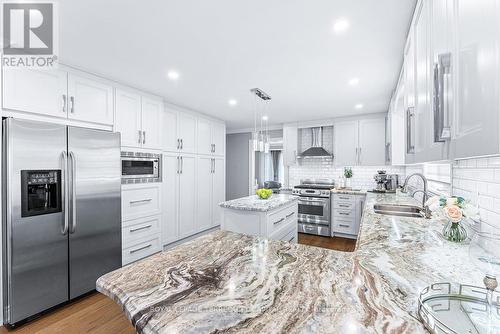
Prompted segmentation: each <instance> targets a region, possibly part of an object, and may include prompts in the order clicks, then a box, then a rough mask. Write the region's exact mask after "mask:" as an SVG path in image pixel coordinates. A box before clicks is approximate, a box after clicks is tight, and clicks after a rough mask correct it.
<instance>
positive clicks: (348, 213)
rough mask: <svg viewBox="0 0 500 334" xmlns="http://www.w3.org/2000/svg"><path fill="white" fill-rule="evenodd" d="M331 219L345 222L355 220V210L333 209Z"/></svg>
mask: <svg viewBox="0 0 500 334" xmlns="http://www.w3.org/2000/svg"><path fill="white" fill-rule="evenodd" d="M333 217H338V218H341V219H345V220H355V219H356V210H354V208H353V209H347V210H344V209H333Z"/></svg>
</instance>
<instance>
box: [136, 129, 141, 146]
mask: <svg viewBox="0 0 500 334" xmlns="http://www.w3.org/2000/svg"><path fill="white" fill-rule="evenodd" d="M137 131H139V144H140V143H142V131H141V130H137Z"/></svg>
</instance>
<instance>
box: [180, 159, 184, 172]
mask: <svg viewBox="0 0 500 334" xmlns="http://www.w3.org/2000/svg"><path fill="white" fill-rule="evenodd" d="M183 171H184V158H183V157H181V172H180V173H181V174H182V172H183Z"/></svg>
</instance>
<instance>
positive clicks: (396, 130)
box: [388, 73, 406, 166]
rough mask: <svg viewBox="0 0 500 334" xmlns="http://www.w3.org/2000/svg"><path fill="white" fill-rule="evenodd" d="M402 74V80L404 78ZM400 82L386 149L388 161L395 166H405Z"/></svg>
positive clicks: (403, 115) (403, 116)
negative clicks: (388, 144)
mask: <svg viewBox="0 0 500 334" xmlns="http://www.w3.org/2000/svg"><path fill="white" fill-rule="evenodd" d="M404 77H405V76H404V73H403V75H402V78H404ZM403 80H404V79H402V81H400V85H399V87H398V89H397V91H396V95H395V98H394V105H393V109H392V110H391V118H390V119H391V122H390V127H391V132H390V136H391V137H390V146H389V147H388V151H389V153H388V154H389V157H388V161H389V162H390V163H391V164H392V165H395V166H399V165H404V164H405V155H406V154H405V153H406V151H405V150H406V146H405V110H406V106H405V93H404V91H405V83H404V81H403Z"/></svg>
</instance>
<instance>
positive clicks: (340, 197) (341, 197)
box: [339, 196, 350, 200]
mask: <svg viewBox="0 0 500 334" xmlns="http://www.w3.org/2000/svg"><path fill="white" fill-rule="evenodd" d="M339 199H347V200H349V199H350V198H349V197H343V196H339Z"/></svg>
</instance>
